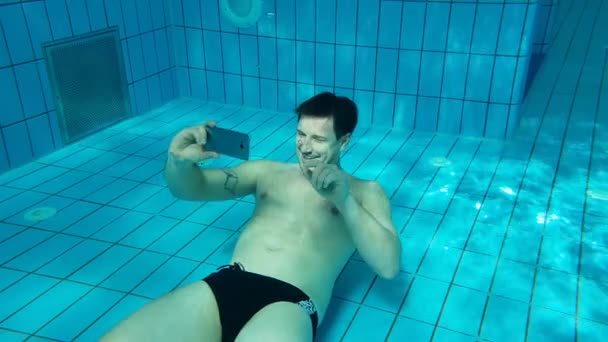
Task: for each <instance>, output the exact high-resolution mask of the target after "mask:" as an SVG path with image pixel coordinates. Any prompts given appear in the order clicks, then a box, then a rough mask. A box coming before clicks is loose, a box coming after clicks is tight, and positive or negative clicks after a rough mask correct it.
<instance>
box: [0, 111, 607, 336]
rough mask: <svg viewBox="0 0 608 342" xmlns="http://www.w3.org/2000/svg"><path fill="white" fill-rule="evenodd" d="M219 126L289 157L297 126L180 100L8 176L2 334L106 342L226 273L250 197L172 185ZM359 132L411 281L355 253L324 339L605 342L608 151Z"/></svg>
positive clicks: (365, 164) (3, 195)
mask: <svg viewBox="0 0 608 342" xmlns="http://www.w3.org/2000/svg"><path fill="white" fill-rule="evenodd" d="M210 119H213V120H216V121H217V122H218V125H219V126H220V127H225V128H232V129H235V130H239V131H243V132H248V133H249V134H250V136H251V141H252V149H251V154H252V158H253V159H257V158H268V159H274V160H281V161H294V157H295V156H294V152H295V147H294V132H295V127H296V121H295V117H294V116H293V115H289V114H284V113H274V112H268V111H260V110H256V109H252V108H246V107H237V106H232V105H225V104H218V103H210V102H209V103H206V102H201V101H198V100H193V99H179V100H175V101H173V102H171V103H169V104H166V105H165V106H163V107H162V108H159V109H156V110H154V111H152V112H150V113H148V114H145V115H143V116H139V117H136V118H133V119H130V120H128V121H125V122H122V123H120V124H118V125H116V126H113V127H111V128H109V129H106V130H104V131H101V132H99V133H97V134H95V135H93V136H91V137H89V138H87V139H85V140H82V141H80V142H78V143H76V144H74V145H70V146H68V147H66V148H64V149H62V150H59V151H56V152H55V153H52V154H50V155H48V156H46V157H44V158H42V159H40V160H38V161H36V162H33V163H30V164H27V165H25V166H23V167H21V168H19V169H16V170H13V171H11V172H9V173H6V174H4V175H2V176H1V177H0V184H1V185H0V220H1V223H0V303H2V305H0V340H2V341H13V340H15V341H21V340H24V339H27V338H29V340H44V339H50V340H60V341H71V340H76V341H93V340H96V339H97V338H99V337H100V336H101V335H102V334H103V333H104V332H106V331H107V330H108V329H109V328H111V327H112V326H113V325H115V324H116V323H117V322H119V321H120V320H121V319H123V318H125V317H126V316H127V315H128V314H130V313H131V312H133V311H135V310H137V309H138V308H140V307H141V306H143V305H144V304H146V303H147V302H149V301H150V300H152V299H154V298H157V297H159V296H161V295H163V294H165V293H167V292H169V291H171V290H172V289H174V288H176V287H178V286H182V285H185V284H188V283H191V282H194V281H199V280H200V279H201V278H203V277H204V276H205V275H206V274H208V273H210V272H213V271H215V269H216V268H217V266H219V265H223V264H226V263H227V262H228V261H229V258H230V253H231V250H232V248H233V247H234V244H235V241H236V239H237V238H238V236H239V234H240V232H241V229H242V228H243V225H244V224H245V223H246V222H247V220H248V218H249V216H250V215H251V213H252V211H253V208H254V202H255V201H254V198H253V197H251V196H248V197H245V198H242V199H240V200H233V201H225V202H209V203H198V202H187V201H181V200H176V199H175V198H174V197H172V196H171V194H170V193H169V191H168V190H167V188H166V186H165V183H164V179H163V176H162V170H163V167H164V159H165V155H166V150H167V146H168V143H169V141H170V139H171V138H172V136H173V135H174V134H175V132H177V131H178V130H179V129H181V128H183V127H186V126H189V125H193V124H198V123H201V122H204V121H207V120H210ZM355 133H356V134H355V136H354V138H353V142H352V143H351V144H350V145H349V148H348V150H347V151H346V152H345V154H344V155H343V158H342V160H343V166H344V168H345V169H346V170H348V171H349V172H352V173H354V175H356V176H358V177H362V178H366V179H376V180H378V181H379V182H380V183H381V184H382V185H383V186H384V188H385V190H386V192H387V193H388V194H389V195H390V196H391V202H392V209H393V220H394V223H395V225H396V227H397V229H398V230H399V232H400V236H401V240H402V245H403V255H402V266H401V273H400V274H399V276H398V277H397V278H396V279H394V280H390V281H388V280H383V279H379V278H377V277H376V276H375V275H374V274H373V273H372V272H371V271H370V269H369V268H368V267H367V266H366V264H365V263H363V262H362V260H361V259H360V258H359V257H358V256H357V255H355V256H353V257H352V259H351V260H350V261H349V263H348V264H347V266H346V267H345V268H344V270H343V272H342V273H341V275H340V277H339V279H338V280H337V283H336V287H335V290H334V297H333V300H332V303H331V306H330V309H329V311H328V314H327V317H326V319H325V322H324V323H323V325H322V326H321V327H320V330H319V338H318V340H319V341H328V342H329V341H384V340H388V341H405V340H411V341H425V340H430V339H431V338H432V339H433V340H435V341H461V340H462V341H479V340H483V341H523V340H525V339H528V340H530V341H541V340H550V341H558V340H559V341H574V340H575V338H578V340H579V341H597V340H600V336H608V325H607V324H608V311H607V310H606V308H607V307H608V272H607V271H608V217H607V216H606V210H605V209H606V200H608V192H607V191H606V190H607V188H606V187H604V188H602V185H603V184H602V183H601V182H600V178H601V177H602V175H604V173H603V172H604V171H602V169H601V168H602V166H604V167H605V166H606V154H607V153H606V150H605V149H604V150H597V153H591V151H595V150H596V149H590V148H589V146H582V145H581V146H579V145H576V144H573V145H572V146H571V147H569V148H564V149H562V148H561V147H560V145H554V144H550V143H549V144H541V143H538V142H534V141H532V140H530V139H528V140H526V139H522V138H521V137H520V138H517V139H513V140H511V141H509V142H503V141H498V140H484V139H476V138H470V137H458V136H449V135H440V134H432V133H424V132H407V131H395V130H391V129H389V128H382V127H359V128H358V129H357V131H356V132H355ZM598 146H599V145H598ZM596 147H597V146H596ZM589 161H591V164H590V162H589ZM237 162H238V161H237V160H234V159H232V158H229V157H221V158H220V159H218V160H215V161H213V162H212V163H211V164H209V165H206V167H222V166H227V165H232V164H234V163H237ZM590 165H591V166H590ZM604 186H605V185H604Z"/></svg>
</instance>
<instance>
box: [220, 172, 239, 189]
mask: <svg viewBox="0 0 608 342" xmlns="http://www.w3.org/2000/svg"><path fill="white" fill-rule="evenodd" d="M222 171H224V173H225V174H226V181H225V182H224V189H226V190H228V191H229V192H230V193H231V194H233V195H236V185H237V184H238V182H239V176H238V175H237V174H236V172H234V171H233V170H230V169H226V170H222Z"/></svg>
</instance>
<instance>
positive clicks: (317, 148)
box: [296, 115, 349, 175]
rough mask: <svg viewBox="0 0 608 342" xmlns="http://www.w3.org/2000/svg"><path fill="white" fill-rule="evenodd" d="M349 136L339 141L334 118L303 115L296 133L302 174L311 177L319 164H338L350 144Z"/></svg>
mask: <svg viewBox="0 0 608 342" xmlns="http://www.w3.org/2000/svg"><path fill="white" fill-rule="evenodd" d="M348 136H349V135H348V134H347V135H345V136H344V137H342V139H340V140H337V139H336V134H335V133H334V120H333V118H332V117H328V118H317V117H308V116H304V115H302V117H301V118H300V122H299V123H298V129H297V132H296V150H297V155H298V162H299V164H300V168H301V169H302V173H304V174H307V173H308V175H310V173H311V172H312V170H314V167H315V166H316V165H317V164H319V163H325V164H337V163H338V162H339V160H340V152H341V151H342V150H343V149H344V148H345V147H346V144H347V143H348Z"/></svg>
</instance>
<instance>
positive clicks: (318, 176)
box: [311, 165, 336, 189]
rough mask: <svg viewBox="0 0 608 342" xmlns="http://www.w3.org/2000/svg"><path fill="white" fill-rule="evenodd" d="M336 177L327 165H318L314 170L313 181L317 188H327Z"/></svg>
mask: <svg viewBox="0 0 608 342" xmlns="http://www.w3.org/2000/svg"><path fill="white" fill-rule="evenodd" d="M335 179H336V177H335V175H333V170H332V169H331V168H330V167H328V166H327V165H318V166H317V167H315V169H314V171H313V172H312V178H311V183H312V185H313V186H314V187H315V188H316V189H327V188H328V187H329V186H330V185H331V184H332V183H333V182H334V181H335Z"/></svg>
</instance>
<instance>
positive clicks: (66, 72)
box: [43, 27, 131, 144]
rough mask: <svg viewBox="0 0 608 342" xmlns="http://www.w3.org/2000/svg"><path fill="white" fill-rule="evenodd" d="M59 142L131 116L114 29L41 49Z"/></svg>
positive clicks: (66, 40) (58, 42) (45, 45)
mask: <svg viewBox="0 0 608 342" xmlns="http://www.w3.org/2000/svg"><path fill="white" fill-rule="evenodd" d="M43 50H44V56H45V59H46V65H47V69H48V74H49V80H50V83H51V87H52V89H53V94H54V97H55V105H56V108H57V118H58V120H59V126H60V129H61V136H62V139H63V142H64V143H65V144H68V143H70V142H73V141H75V140H78V139H81V138H83V137H85V136H88V135H90V134H91V133H93V132H95V131H98V130H100V129H103V128H105V127H108V126H109V125H112V124H114V123H116V122H118V121H120V120H122V119H124V118H126V117H129V116H131V109H130V108H131V107H130V99H129V90H128V84H127V77H126V72H125V66H124V62H123V54H122V46H121V43H120V38H119V31H118V27H111V28H109V29H105V30H100V31H95V32H91V33H88V34H84V35H79V36H75V37H71V38H66V39H62V40H56V41H53V42H50V43H47V44H44V45H43Z"/></svg>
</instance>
